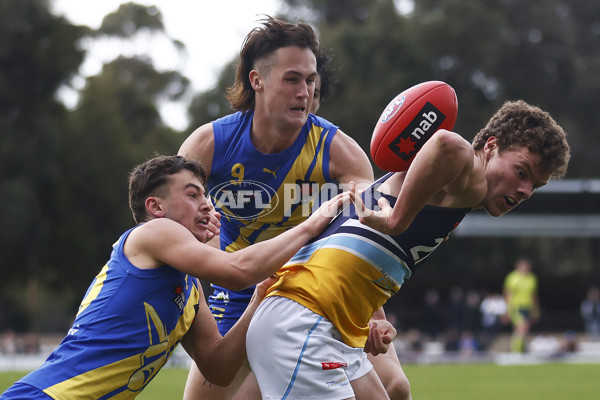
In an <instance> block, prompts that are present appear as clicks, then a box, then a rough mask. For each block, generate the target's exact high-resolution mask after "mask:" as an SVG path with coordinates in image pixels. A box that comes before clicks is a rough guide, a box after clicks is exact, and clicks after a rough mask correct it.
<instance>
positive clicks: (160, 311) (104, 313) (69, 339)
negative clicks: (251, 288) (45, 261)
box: [20, 228, 199, 399]
mask: <svg viewBox="0 0 600 400" xmlns="http://www.w3.org/2000/svg"><path fill="white" fill-rule="evenodd" d="M133 229H135V228H132V229H130V230H128V231H127V232H125V233H124V234H123V235H122V236H121V237H120V239H119V240H118V241H117V243H116V244H115V246H114V248H113V251H112V254H111V257H110V260H109V261H108V263H107V264H106V265H105V266H104V267H103V268H102V270H101V271H100V273H99V274H98V275H97V276H96V278H95V279H94V281H93V282H92V284H91V285H90V286H89V288H88V290H87V293H86V294H85V297H84V299H83V300H82V302H81V305H80V306H79V311H78V313H77V316H76V318H75V321H74V323H73V326H72V327H71V329H70V330H69V332H68V334H67V336H66V337H65V338H64V339H63V341H62V342H61V343H60V345H59V346H58V348H57V349H56V350H55V351H54V352H53V353H52V354H51V355H50V356H49V357H48V359H47V360H46V362H45V363H44V364H43V365H42V366H41V367H40V368H39V369H37V370H36V371H34V372H32V373H30V374H29V375H27V376H25V377H24V378H22V379H21V380H20V382H22V383H25V384H28V385H31V386H34V387H37V388H39V389H40V390H42V391H44V393H46V394H48V395H49V396H51V397H52V398H57V399H67V398H68V399H75V398H94V399H131V398H134V397H135V396H136V395H137V394H139V393H140V391H141V390H142V389H143V388H144V387H145V386H146V385H147V384H148V383H149V382H150V380H151V379H152V378H153V377H154V376H155V375H156V373H157V372H158V371H159V370H160V368H162V366H164V365H165V363H166V362H167V360H168V359H169V357H170V356H171V354H172V353H173V350H174V349H175V347H176V346H177V345H178V344H179V342H180V340H181V338H182V337H183V335H184V334H185V333H186V332H187V331H188V330H189V328H190V326H191V324H192V321H193V320H194V318H195V316H196V312H197V310H198V301H199V289H198V281H197V279H196V278H194V277H192V276H189V275H186V274H184V273H182V272H179V271H177V270H175V269H173V268H171V267H169V266H167V265H164V266H162V267H160V268H156V269H139V268H137V267H136V266H134V265H133V264H131V263H130V262H129V260H128V259H127V257H126V256H125V254H124V253H123V245H124V243H125V240H126V238H127V237H128V235H129V233H130V232H131V231H132V230H133Z"/></svg>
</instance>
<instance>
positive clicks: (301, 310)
mask: <svg viewBox="0 0 600 400" xmlns="http://www.w3.org/2000/svg"><path fill="white" fill-rule="evenodd" d="M246 351H247V352H248V360H249V361H250V366H251V367H252V371H253V372H254V374H255V375H256V379H257V380H258V384H259V386H260V391H261V394H262V398H263V399H267V400H272V399H290V400H291V399H347V398H350V397H353V396H354V391H353V390H352V386H351V385H350V381H352V380H354V379H358V378H360V377H362V376H364V375H365V374H367V373H368V372H369V371H371V369H373V366H372V365H371V363H370V362H369V360H368V359H367V354H366V353H365V352H364V351H363V349H362V348H357V347H350V346H348V345H346V344H344V343H343V342H342V341H341V339H340V334H339V332H338V331H337V329H336V328H335V327H334V326H333V324H332V323H331V322H330V321H329V320H327V319H325V318H324V317H322V316H320V315H318V314H315V313H314V312H312V311H311V310H309V309H308V308H306V307H304V306H302V305H300V304H299V303H297V302H295V301H293V300H290V299H287V298H285V297H280V296H273V297H268V298H266V299H265V300H264V301H263V302H262V303H261V304H260V306H259V307H258V309H257V310H256V313H255V314H254V317H253V318H252V321H251V322H250V326H249V328H248V335H247V336H246Z"/></svg>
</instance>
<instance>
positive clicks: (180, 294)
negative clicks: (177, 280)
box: [173, 285, 185, 311]
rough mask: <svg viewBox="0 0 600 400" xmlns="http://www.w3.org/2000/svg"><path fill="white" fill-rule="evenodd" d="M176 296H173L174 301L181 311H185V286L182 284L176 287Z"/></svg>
mask: <svg viewBox="0 0 600 400" xmlns="http://www.w3.org/2000/svg"><path fill="white" fill-rule="evenodd" d="M173 292H175V297H173V303H175V305H176V306H177V308H179V311H183V307H185V292H184V291H183V287H181V285H177V286H176V287H175V289H173Z"/></svg>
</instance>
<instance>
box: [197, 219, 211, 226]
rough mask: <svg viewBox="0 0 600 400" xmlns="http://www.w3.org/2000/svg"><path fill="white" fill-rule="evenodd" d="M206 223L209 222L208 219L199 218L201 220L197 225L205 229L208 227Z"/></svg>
mask: <svg viewBox="0 0 600 400" xmlns="http://www.w3.org/2000/svg"><path fill="white" fill-rule="evenodd" d="M208 221H209V218H208V217H206V218H201V219H199V220H198V222H197V224H199V225H203V226H204V227H206V226H207V225H208Z"/></svg>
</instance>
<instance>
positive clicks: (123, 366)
mask: <svg viewBox="0 0 600 400" xmlns="http://www.w3.org/2000/svg"><path fill="white" fill-rule="evenodd" d="M199 298H200V292H199V290H198V288H196V287H195V288H193V289H192V291H191V292H190V296H189V299H188V301H187V303H186V304H187V305H186V307H185V309H184V311H183V314H182V315H181V316H180V317H179V320H178V321H177V325H176V326H175V328H174V329H173V331H172V332H171V333H170V334H168V335H167V332H166V328H165V326H164V324H163V322H162V321H161V319H160V317H159V316H158V314H157V313H156V310H155V309H154V308H153V307H152V306H151V305H149V304H148V303H144V308H145V310H146V317H147V320H148V333H149V345H148V347H147V349H146V350H145V351H144V352H143V353H142V354H135V355H133V356H130V357H127V358H125V359H122V360H118V361H115V362H113V363H111V364H108V365H104V366H101V367H99V368H96V369H92V370H90V371H87V372H85V373H83V374H81V375H78V376H75V377H73V378H71V379H67V380H65V381H63V382H60V383H57V384H55V385H53V386H50V387H48V388H46V389H45V390H44V392H45V393H46V394H48V395H49V396H53V397H55V398H100V397H104V396H106V395H107V394H109V393H112V392H118V393H115V394H114V396H111V397H110V399H114V400H121V399H133V398H134V397H136V396H137V395H138V394H139V392H140V391H141V390H142V389H143V388H144V387H145V386H146V385H147V384H148V383H149V382H150V380H151V379H152V378H153V377H154V376H155V375H156V374H157V373H158V371H159V370H160V369H161V368H162V367H163V366H164V365H165V364H166V363H167V360H168V359H169V357H170V356H171V354H173V350H175V347H176V346H177V345H178V344H179V341H180V340H181V338H182V337H183V335H185V333H186V332H187V331H188V330H189V328H190V326H191V325H192V322H193V321H194V318H195V317H196V310H195V305H196V304H198V300H199ZM153 332H154V333H155V334H154V335H153ZM154 338H156V339H157V340H155V339H154ZM130 371H134V372H133V373H131V372H130ZM90 382H102V384H100V385H96V384H94V385H91V384H90ZM121 389H123V390H121Z"/></svg>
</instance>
